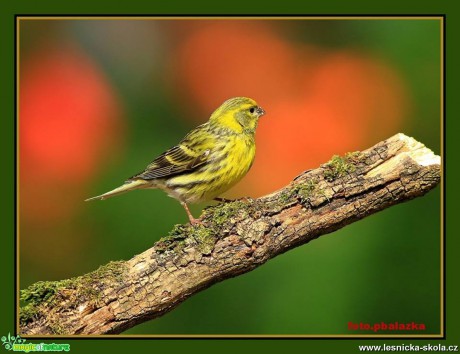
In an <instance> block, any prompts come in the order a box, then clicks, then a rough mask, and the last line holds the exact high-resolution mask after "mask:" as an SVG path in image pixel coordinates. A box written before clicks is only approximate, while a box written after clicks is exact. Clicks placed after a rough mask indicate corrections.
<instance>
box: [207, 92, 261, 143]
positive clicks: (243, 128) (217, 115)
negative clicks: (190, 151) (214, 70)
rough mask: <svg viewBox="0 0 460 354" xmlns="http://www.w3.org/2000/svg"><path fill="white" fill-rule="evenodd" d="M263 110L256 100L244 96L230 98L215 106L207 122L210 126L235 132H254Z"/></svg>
mask: <svg viewBox="0 0 460 354" xmlns="http://www.w3.org/2000/svg"><path fill="white" fill-rule="evenodd" d="M264 114H265V111H264V110H263V109H262V108H261V107H260V106H258V105H257V103H256V101H254V100H252V99H250V98H246V97H234V98H230V99H228V100H227V101H225V102H224V103H222V105H221V106H220V107H219V108H217V109H216V110H215V111H214V113H213V114H212V115H211V118H210V119H209V122H210V124H211V125H212V126H215V127H222V128H226V129H230V130H232V131H234V132H236V133H246V134H254V132H255V130H256V128H257V122H258V121H259V118H260V117H261V116H263V115H264Z"/></svg>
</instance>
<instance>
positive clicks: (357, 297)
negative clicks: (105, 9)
mask: <svg viewBox="0 0 460 354" xmlns="http://www.w3.org/2000/svg"><path fill="white" fill-rule="evenodd" d="M440 30H441V24H440V21H439V20H435V19H433V20H427V19H425V20H421V19H419V20H417V19H397V20H383V19H374V20H366V19H361V20H345V19H342V20H307V19H305V20H281V19H280V20H263V19H259V20H236V19H223V20H212V19H208V20H207V19H184V20H165V19H161V20H145V19H126V20H120V19H118V20H110V19H107V20H93V19H86V20H85V19H79V20H72V19H66V20H38V19H34V20H21V22H20V31H19V36H20V56H19V59H20V63H19V69H20V78H19V83H20V94H19V99H20V100H19V112H20V115H19V178H20V181H19V192H20V193H19V217H20V237H19V242H20V287H21V288H24V287H26V286H28V285H30V284H31V283H33V282H36V281H38V280H58V279H63V278H69V277H73V276H77V275H81V274H83V273H86V272H89V271H92V270H94V269H95V268H97V267H98V266H99V265H102V264H105V263H107V262H109V261H111V260H120V259H125V260H127V259H129V258H131V257H132V256H134V255H135V254H138V253H140V252H142V251H143V250H145V249H147V248H149V247H151V246H152V245H153V243H154V242H155V241H157V240H158V239H159V238H161V237H163V236H165V235H167V233H168V231H169V230H171V228H172V227H173V225H174V224H178V223H185V222H187V217H186V214H185V212H184V210H183V208H182V207H181V206H180V204H179V203H178V202H177V201H175V200H173V199H171V198H168V197H167V196H166V194H165V193H163V192H162V191H135V192H131V193H128V194H125V195H122V196H119V197H116V198H113V199H110V200H107V201H104V202H92V203H85V202H83V200H84V199H86V198H88V197H92V196H94V195H98V194H101V193H103V192H106V191H108V190H110V189H112V188H114V187H117V186H119V185H120V184H121V183H122V182H123V181H124V180H125V179H126V178H128V177H130V176H132V175H133V174H135V173H137V172H140V171H141V170H143V169H144V167H145V166H146V165H147V164H148V163H149V162H150V161H151V160H152V159H153V158H155V157H156V156H157V155H158V154H160V153H162V152H163V151H164V150H165V149H167V148H169V147H171V146H173V145H174V144H176V143H177V142H178V141H179V140H180V139H181V138H182V137H183V136H184V135H185V134H186V133H187V132H188V131H189V130H190V129H192V128H193V127H195V126H196V125H198V124H201V123H203V122H205V121H206V120H207V119H208V117H209V116H210V114H211V113H212V111H213V110H214V109H215V108H217V107H218V106H219V105H220V104H221V103H222V102H223V101H224V100H226V99H227V98H230V97H234V96H248V97H251V98H254V99H255V100H256V101H257V102H258V103H259V104H260V105H261V106H262V107H263V108H264V109H265V110H266V112H267V114H266V115H265V116H264V117H263V118H262V119H261V121H260V124H259V127H258V131H257V134H256V135H257V154H256V160H255V163H254V165H253V167H252V170H251V171H250V172H249V174H248V175H247V177H245V178H244V179H243V180H242V181H241V182H240V183H239V184H238V185H237V186H236V187H235V188H233V189H232V190H231V191H230V192H228V193H227V194H226V195H225V196H226V197H228V198H234V197H242V196H250V197H259V196H262V195H264V194H266V193H269V192H271V191H274V190H276V189H278V188H281V187H283V186H284V185H285V184H287V183H288V182H289V181H290V180H291V179H292V178H294V177H295V176H297V175H298V174H299V173H301V172H302V171H304V170H307V169H311V168H316V167H318V166H319V164H321V163H324V162H326V161H328V160H329V159H330V158H331V156H332V155H334V154H344V153H346V152H350V151H356V150H363V149H366V148H368V147H370V146H372V145H374V144H375V143H377V142H379V141H380V140H383V139H385V138H388V137H390V136H392V135H394V134H396V133H398V132H404V133H405V134H407V135H409V136H413V137H415V138H416V139H418V140H419V141H421V142H423V143H424V144H426V145H427V146H428V147H429V148H431V149H432V150H433V151H434V152H435V153H436V154H439V153H440V144H441V141H440V135H441V128H440V127H441V125H440V124H441V123H440V122H441V120H440V85H441V81H440V70H441V68H440V60H441V57H440ZM203 206H204V205H197V206H194V207H193V208H192V211H193V212H194V214H195V216H198V215H199V213H200V210H201V209H202V208H203ZM350 321H351V322H354V323H359V322H366V323H376V322H381V321H384V322H395V321H398V322H404V323H405V322H412V321H414V322H416V323H424V324H425V325H426V327H427V330H426V331H424V332H423V333H439V331H440V188H439V187H438V188H437V189H436V190H434V191H432V192H430V193H429V194H428V195H426V196H425V197H423V198H419V199H416V200H413V201H411V202H409V203H405V204H402V205H397V206H394V207H392V208H390V209H388V210H385V211H383V212H380V213H378V214H376V215H373V216H371V217H369V218H366V219H364V220H362V221H359V222H357V223H354V224H352V225H350V226H347V227H346V228H344V229H342V230H339V231H337V232H335V233H334V234H332V235H328V236H325V237H321V238H320V239H318V240H315V241H313V242H311V243H309V244H308V245H304V246H301V247H299V248H297V249H295V250H292V251H290V252H288V253H286V254H283V255H281V256H279V257H277V258H276V259H274V260H271V261H269V262H268V263H267V264H265V265H264V266H262V267H260V268H259V269H256V270H254V271H252V272H250V273H248V274H245V275H242V276H239V277H237V278H234V279H229V280H226V281H224V282H222V283H219V284H216V285H214V286H213V287H211V288H210V289H207V290H205V291H203V292H201V293H199V294H197V295H196V296H193V297H192V298H191V299H189V300H187V301H186V302H185V303H183V304H182V305H180V306H179V307H178V308H177V309H175V310H174V311H172V312H171V313H169V314H166V315H165V316H163V317H162V318H159V319H156V320H154V321H150V322H147V323H145V324H142V325H140V326H137V327H135V328H133V329H130V330H129V331H127V332H125V333H130V334H356V333H363V332H352V331H349V330H348V322H350ZM393 333H394V332H393ZM412 333H413V332H410V333H408V334H412Z"/></svg>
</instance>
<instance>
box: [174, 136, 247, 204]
mask: <svg viewBox="0 0 460 354" xmlns="http://www.w3.org/2000/svg"><path fill="white" fill-rule="evenodd" d="M255 152H256V149H255V143H254V137H253V136H251V135H246V134H237V135H230V136H224V137H219V138H218V140H216V141H215V146H214V148H213V149H212V151H211V153H210V155H209V160H208V161H209V163H207V164H206V165H205V166H203V168H202V169H200V170H198V171H194V172H192V173H190V174H184V175H180V176H177V177H174V178H171V179H170V180H169V181H168V186H167V188H168V189H170V191H169V192H168V193H169V195H170V196H172V197H174V198H176V199H179V200H182V201H184V202H186V203H197V202H202V201H207V200H212V199H214V198H216V197H217V196H219V195H221V194H222V193H224V192H226V191H227V190H229V189H230V188H231V187H233V186H234V185H235V184H236V183H238V182H239V181H240V180H241V179H242V178H243V177H244V176H245V175H246V173H247V172H248V171H249V169H250V168H251V166H252V163H253V161H254V156H255Z"/></svg>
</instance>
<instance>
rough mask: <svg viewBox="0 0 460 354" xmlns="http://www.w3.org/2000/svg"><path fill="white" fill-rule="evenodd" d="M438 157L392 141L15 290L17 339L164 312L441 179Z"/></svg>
mask: <svg viewBox="0 0 460 354" xmlns="http://www.w3.org/2000/svg"><path fill="white" fill-rule="evenodd" d="M440 170H441V167H440V157H439V156H435V155H434V154H433V152H432V151H430V150H429V149H427V148H426V147H425V146H424V145H423V144H421V143H419V142H417V141H415V140H414V139H412V138H409V137H407V136H405V135H403V134H397V135H395V136H393V137H391V138H389V139H387V140H385V141H382V142H380V143H378V144H377V145H375V146H373V147H371V148H369V149H367V150H365V151H362V152H356V153H351V154H347V155H345V157H338V156H335V157H334V158H333V159H332V160H331V161H330V162H328V163H326V164H324V165H322V166H321V167H319V168H317V169H315V170H310V171H306V172H304V173H303V174H301V175H300V176H298V177H296V178H295V179H294V180H293V181H292V182H291V183H290V184H289V185H288V186H286V187H285V188H283V189H281V190H279V191H276V192H274V193H272V194H270V195H267V196H264V197H261V198H259V199H247V200H239V201H234V202H227V203H222V204H219V205H217V206H214V207H210V208H207V209H206V210H205V211H204V213H203V215H202V217H201V219H202V220H203V222H204V223H205V225H204V226H201V225H198V226H193V227H192V226H190V225H178V226H176V227H175V228H174V229H173V230H172V231H171V233H170V236H168V237H166V238H163V239H161V240H160V241H158V242H157V243H156V244H155V245H154V246H153V247H152V248H150V249H148V250H146V251H145V252H143V253H141V254H139V255H137V256H135V257H133V258H132V259H130V260H129V261H122V262H114V263H110V264H109V265H108V266H104V267H101V268H100V269H99V270H97V271H95V272H93V273H89V274H87V275H84V276H82V277H78V278H75V279H70V280H64V281H61V282H39V283H36V284H33V285H32V286H31V287H29V288H28V289H26V290H24V291H23V293H22V298H23V300H26V301H28V302H29V304H28V305H26V306H24V307H23V308H21V316H20V317H21V322H20V330H19V333H20V334H21V335H47V334H107V333H120V332H122V331H124V330H126V329H128V328H130V327H133V326H135V325H136V324H139V323H142V322H144V321H147V320H150V319H153V318H156V317H159V316H161V315H163V314H164V313H166V312H168V311H171V310H172V309H174V308H175V307H176V306H177V305H179V304H180V303H181V302H182V301H184V300H185V299H187V298H188V297H190V296H192V295H193V294H195V293H197V292H199V291H201V290H203V289H205V288H207V287H209V286H211V285H212V284H214V283H216V282H219V281H222V280H225V279H227V278H230V277H235V276H237V275H239V274H242V273H246V272H249V271H251V270H252V269H254V268H256V267H258V266H260V265H262V264H264V263H265V262H266V261H267V260H269V259H271V258H273V257H275V256H277V255H279V254H281V253H284V252H286V251H288V250H290V249H292V248H294V247H297V246H299V245H302V244H305V243H307V242H309V241H311V240H313V239H315V238H317V237H319V236H321V235H325V234H328V233H330V232H333V231H335V230H337V229H340V228H342V227H344V226H345V225H347V224H350V223H352V222H354V221H357V220H359V219H362V218H364V217H366V216H368V215H371V214H373V213H375V212H377V211H379V210H382V209H385V208H388V207H390V206H392V205H394V204H397V203H401V202H405V201H407V200H410V199H412V198H415V197H418V196H422V195H424V194H425V193H427V192H428V191H429V190H431V189H433V188H434V187H435V186H436V185H437V184H438V183H439V181H440Z"/></svg>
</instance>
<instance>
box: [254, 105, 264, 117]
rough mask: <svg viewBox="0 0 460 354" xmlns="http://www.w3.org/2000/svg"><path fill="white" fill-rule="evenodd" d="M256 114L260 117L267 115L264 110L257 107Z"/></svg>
mask: <svg viewBox="0 0 460 354" xmlns="http://www.w3.org/2000/svg"><path fill="white" fill-rule="evenodd" d="M256 112H257V114H258V115H259V117H261V116H263V115H264V114H265V111H264V110H263V109H262V107H257V109H256Z"/></svg>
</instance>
